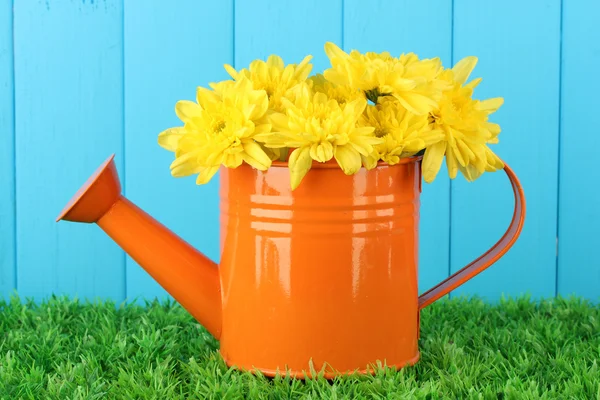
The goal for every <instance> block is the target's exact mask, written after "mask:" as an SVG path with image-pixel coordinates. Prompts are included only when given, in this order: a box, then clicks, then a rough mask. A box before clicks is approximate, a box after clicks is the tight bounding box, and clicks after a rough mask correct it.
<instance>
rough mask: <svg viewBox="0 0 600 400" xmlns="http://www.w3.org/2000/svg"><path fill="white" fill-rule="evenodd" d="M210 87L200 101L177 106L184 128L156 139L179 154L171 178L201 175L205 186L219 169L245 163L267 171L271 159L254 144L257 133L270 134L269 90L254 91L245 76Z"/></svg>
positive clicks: (199, 95) (199, 92) (199, 93)
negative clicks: (268, 119)
mask: <svg viewBox="0 0 600 400" xmlns="http://www.w3.org/2000/svg"><path fill="white" fill-rule="evenodd" d="M211 86H212V87H213V90H209V89H206V88H202V87H199V88H198V90H197V93H196V102H192V101H187V100H183V101H179V102H177V104H176V106H175V112H176V114H177V116H178V117H179V119H181V121H183V123H184V126H182V127H175V128H170V129H167V130H165V131H163V132H161V133H160V134H159V136H158V143H159V145H160V146H161V147H163V148H165V149H167V150H170V151H173V152H174V153H175V160H174V161H173V163H172V164H171V174H172V175H173V176H175V177H181V176H188V175H192V174H198V178H197V180H196V183H197V184H204V183H207V182H208V181H210V179H211V178H212V177H213V176H214V174H215V173H216V172H217V171H218V169H219V166H220V165H224V166H226V167H228V168H236V167H238V166H240V165H241V164H242V162H244V161H245V162H246V163H248V164H250V165H251V166H253V167H254V168H256V169H259V170H263V171H264V170H266V169H267V168H268V167H270V165H271V159H270V158H269V157H268V156H267V154H266V153H265V151H264V150H263V148H262V147H261V145H260V144H259V143H257V142H256V141H255V140H254V137H255V136H256V135H258V134H261V133H267V132H270V130H271V124H269V123H268V121H267V119H266V112H267V109H268V105H269V101H268V98H267V94H266V92H265V91H264V90H254V89H253V88H252V83H251V82H250V81H249V80H248V79H246V78H241V79H239V80H238V81H237V82H233V81H224V82H220V83H217V84H212V85H211Z"/></svg>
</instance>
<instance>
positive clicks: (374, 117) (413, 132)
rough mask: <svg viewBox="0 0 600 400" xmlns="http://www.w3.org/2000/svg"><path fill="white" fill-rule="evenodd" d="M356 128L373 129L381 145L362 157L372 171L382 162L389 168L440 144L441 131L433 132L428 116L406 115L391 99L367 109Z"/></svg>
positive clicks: (442, 136) (403, 109) (381, 99)
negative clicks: (369, 127)
mask: <svg viewBox="0 0 600 400" xmlns="http://www.w3.org/2000/svg"><path fill="white" fill-rule="evenodd" d="M358 125H359V126H372V127H374V128H375V132H374V134H375V136H376V137H379V138H382V139H383V140H384V142H383V143H381V144H378V145H375V146H374V151H373V153H371V154H369V155H368V156H367V157H364V156H363V164H364V166H365V167H366V168H367V169H372V168H374V167H375V166H376V165H377V162H378V161H379V160H382V161H384V162H386V163H388V164H389V165H394V164H397V163H399V162H400V159H401V158H404V157H410V156H413V155H415V154H416V153H418V152H419V151H421V150H423V149H424V148H425V147H427V146H431V145H432V144H435V143H437V142H439V141H440V140H442V139H443V138H444V135H443V133H442V131H441V130H436V129H432V127H431V125H430V124H429V122H428V117H427V115H416V114H413V113H411V112H410V111H407V110H406V109H405V108H404V107H402V105H400V103H399V102H398V101H397V100H396V99H394V98H391V97H389V98H380V101H379V103H378V104H377V105H368V106H367V108H366V110H365V112H364V113H363V114H362V115H361V117H360V118H359V120H358Z"/></svg>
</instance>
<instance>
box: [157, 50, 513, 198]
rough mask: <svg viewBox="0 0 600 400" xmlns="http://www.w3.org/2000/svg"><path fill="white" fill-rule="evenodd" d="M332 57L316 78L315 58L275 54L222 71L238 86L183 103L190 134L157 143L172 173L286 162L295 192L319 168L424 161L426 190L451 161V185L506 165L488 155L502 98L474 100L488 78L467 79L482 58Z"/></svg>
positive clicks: (350, 170) (349, 169)
mask: <svg viewBox="0 0 600 400" xmlns="http://www.w3.org/2000/svg"><path fill="white" fill-rule="evenodd" d="M325 52H326V54H327V56H328V57H329V60H330V63H331V66H330V68H328V69H326V70H325V71H324V72H323V74H320V73H317V74H314V75H312V76H309V75H310V73H311V70H312V65H311V64H310V60H311V59H312V56H310V55H309V56H306V57H305V58H304V59H303V60H302V61H301V62H300V63H299V64H288V65H285V64H284V62H283V60H282V59H281V57H279V56H276V55H271V56H270V57H269V58H268V59H267V61H266V62H265V61H262V60H255V61H253V62H252V63H251V64H250V66H249V67H248V68H244V69H241V70H239V71H236V70H235V69H234V68H233V67H231V66H230V65H225V69H226V70H227V72H228V73H229V75H231V78H232V79H229V80H224V81H221V82H216V83H210V84H209V86H210V89H209V88H205V87H198V89H197V93H196V101H195V102H193V101H188V100H181V101H179V102H177V104H176V106H175V112H176V114H177V116H178V117H179V118H180V119H181V121H182V122H183V126H179V127H174V128H169V129H166V130H165V131H163V132H161V133H160V134H159V135H158V143H159V145H160V146H162V147H163V148H165V149H167V150H169V151H172V152H174V153H175V160H174V161H173V162H172V164H171V166H170V170H171V174H172V175H173V176H175V177H182V176H188V175H193V174H197V175H198V177H197V180H196V182H197V184H204V183H207V182H209V181H210V179H211V178H212V177H213V176H214V174H215V173H216V172H217V171H218V170H219V168H220V167H221V166H225V167H227V168H237V167H239V166H240V165H242V164H243V163H247V164H249V165H250V166H252V167H254V168H256V169H258V170H261V171H265V170H267V169H269V167H271V165H272V163H273V162H274V161H280V162H287V163H288V166H289V174H290V184H291V188H292V190H294V189H296V188H297V187H298V186H299V185H300V184H301V182H302V180H303V178H304V177H305V176H306V174H307V173H309V171H310V169H311V166H313V165H314V163H337V165H338V166H339V168H341V169H342V170H343V172H344V173H345V174H346V175H352V174H355V173H357V172H358V171H359V170H360V169H361V168H363V167H364V168H365V169H367V170H370V169H373V168H375V167H376V166H377V165H381V164H387V165H395V164H397V163H399V162H400V160H401V159H403V158H406V157H412V156H422V157H423V158H422V176H423V179H424V180H425V181H426V182H427V183H430V182H432V181H433V180H434V179H435V177H436V175H437V174H438V172H439V170H440V167H441V164H442V161H443V159H444V158H445V159H446V164H447V168H448V174H449V176H450V178H451V179H454V178H455V177H456V175H457V172H458V171H460V172H461V173H462V174H463V175H464V176H465V178H466V179H467V180H468V181H472V180H475V179H477V178H478V177H479V176H481V174H482V173H483V172H485V171H488V172H491V171H496V170H499V169H502V168H503V167H504V165H503V162H502V161H501V160H500V158H498V157H497V156H496V155H495V154H494V153H493V152H492V151H491V150H490V148H489V145H490V144H494V143H497V142H498V134H499V133H500V126H499V125H498V124H495V123H492V122H489V121H488V117H489V115H490V114H492V113H493V112H495V111H496V110H498V108H499V107H500V106H501V105H502V103H503V99H502V98H499V97H497V98H491V99H487V100H483V101H482V100H475V99H473V89H474V88H475V87H476V86H477V85H478V84H479V83H480V82H481V78H477V79H474V80H471V81H470V82H468V83H467V80H468V78H469V76H470V74H471V72H472V70H473V68H474V67H475V65H476V64H477V58H476V57H473V56H470V57H465V58H463V59H462V60H460V61H459V62H458V63H457V64H456V65H454V67H452V68H444V67H443V66H442V63H441V61H440V59H439V58H431V59H420V58H419V57H418V56H417V55H416V54H414V53H408V54H401V55H400V56H399V57H394V56H392V55H391V54H390V53H389V52H382V53H375V52H366V53H360V52H358V51H357V50H352V51H351V52H350V53H346V52H344V51H343V50H341V49H340V48H339V47H338V46H336V45H335V44H333V43H330V42H328V43H326V45H325Z"/></svg>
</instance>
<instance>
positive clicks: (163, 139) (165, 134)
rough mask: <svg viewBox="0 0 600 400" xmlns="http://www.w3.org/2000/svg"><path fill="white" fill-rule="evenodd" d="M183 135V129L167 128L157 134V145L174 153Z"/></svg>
mask: <svg viewBox="0 0 600 400" xmlns="http://www.w3.org/2000/svg"><path fill="white" fill-rule="evenodd" d="M184 135H185V128H184V127H175V128H169V129H166V130H164V131H162V132H161V133H159V134H158V144H159V146H160V147H162V148H163V149H166V150H169V151H176V150H177V145H178V144H179V140H180V139H181V138H182V137H183V136H184Z"/></svg>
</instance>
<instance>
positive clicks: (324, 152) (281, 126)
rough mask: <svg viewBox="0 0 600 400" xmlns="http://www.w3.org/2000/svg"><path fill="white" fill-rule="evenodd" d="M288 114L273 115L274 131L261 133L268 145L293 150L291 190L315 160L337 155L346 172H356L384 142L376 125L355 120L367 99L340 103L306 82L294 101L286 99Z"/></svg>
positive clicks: (291, 157) (325, 160) (291, 158)
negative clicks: (378, 135)
mask: <svg viewBox="0 0 600 400" xmlns="http://www.w3.org/2000/svg"><path fill="white" fill-rule="evenodd" d="M283 102H284V105H285V108H286V114H282V113H278V114H272V115H270V117H269V118H270V120H271V121H272V123H273V132H272V133H270V134H268V135H260V139H261V140H264V142H265V145H266V146H267V147H273V148H278V147H288V148H291V149H293V151H292V153H291V155H290V158H289V170H290V180H291V186H292V190H294V189H296V188H297V187H298V185H299V184H300V182H301V181H302V179H303V178H304V176H305V175H306V173H307V172H308V171H309V170H310V168H311V166H312V163H313V160H314V161H317V162H322V163H324V162H328V161H330V160H332V159H333V158H335V160H336V161H337V163H338V165H339V166H340V167H341V168H342V170H343V171H344V173H345V174H347V175H351V174H354V173H356V172H357V171H358V170H359V169H360V168H361V166H362V164H361V155H363V156H367V155H369V154H370V153H371V152H372V151H373V145H374V144H378V143H381V142H382V140H381V139H379V138H376V137H375V136H374V135H373V134H372V133H373V130H374V128H373V127H357V126H356V122H357V120H358V118H359V117H360V115H361V113H362V112H363V110H364V109H365V107H366V105H367V100H366V99H365V98H358V99H355V100H353V101H351V102H346V103H343V104H339V103H338V102H337V101H336V100H334V99H331V98H329V97H327V95H325V94H324V93H321V92H316V93H314V94H313V93H312V91H311V90H310V88H309V87H308V85H307V84H305V85H303V86H302V90H300V91H298V93H297V95H296V96H295V99H294V102H292V101H290V100H288V99H284V100H283Z"/></svg>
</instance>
